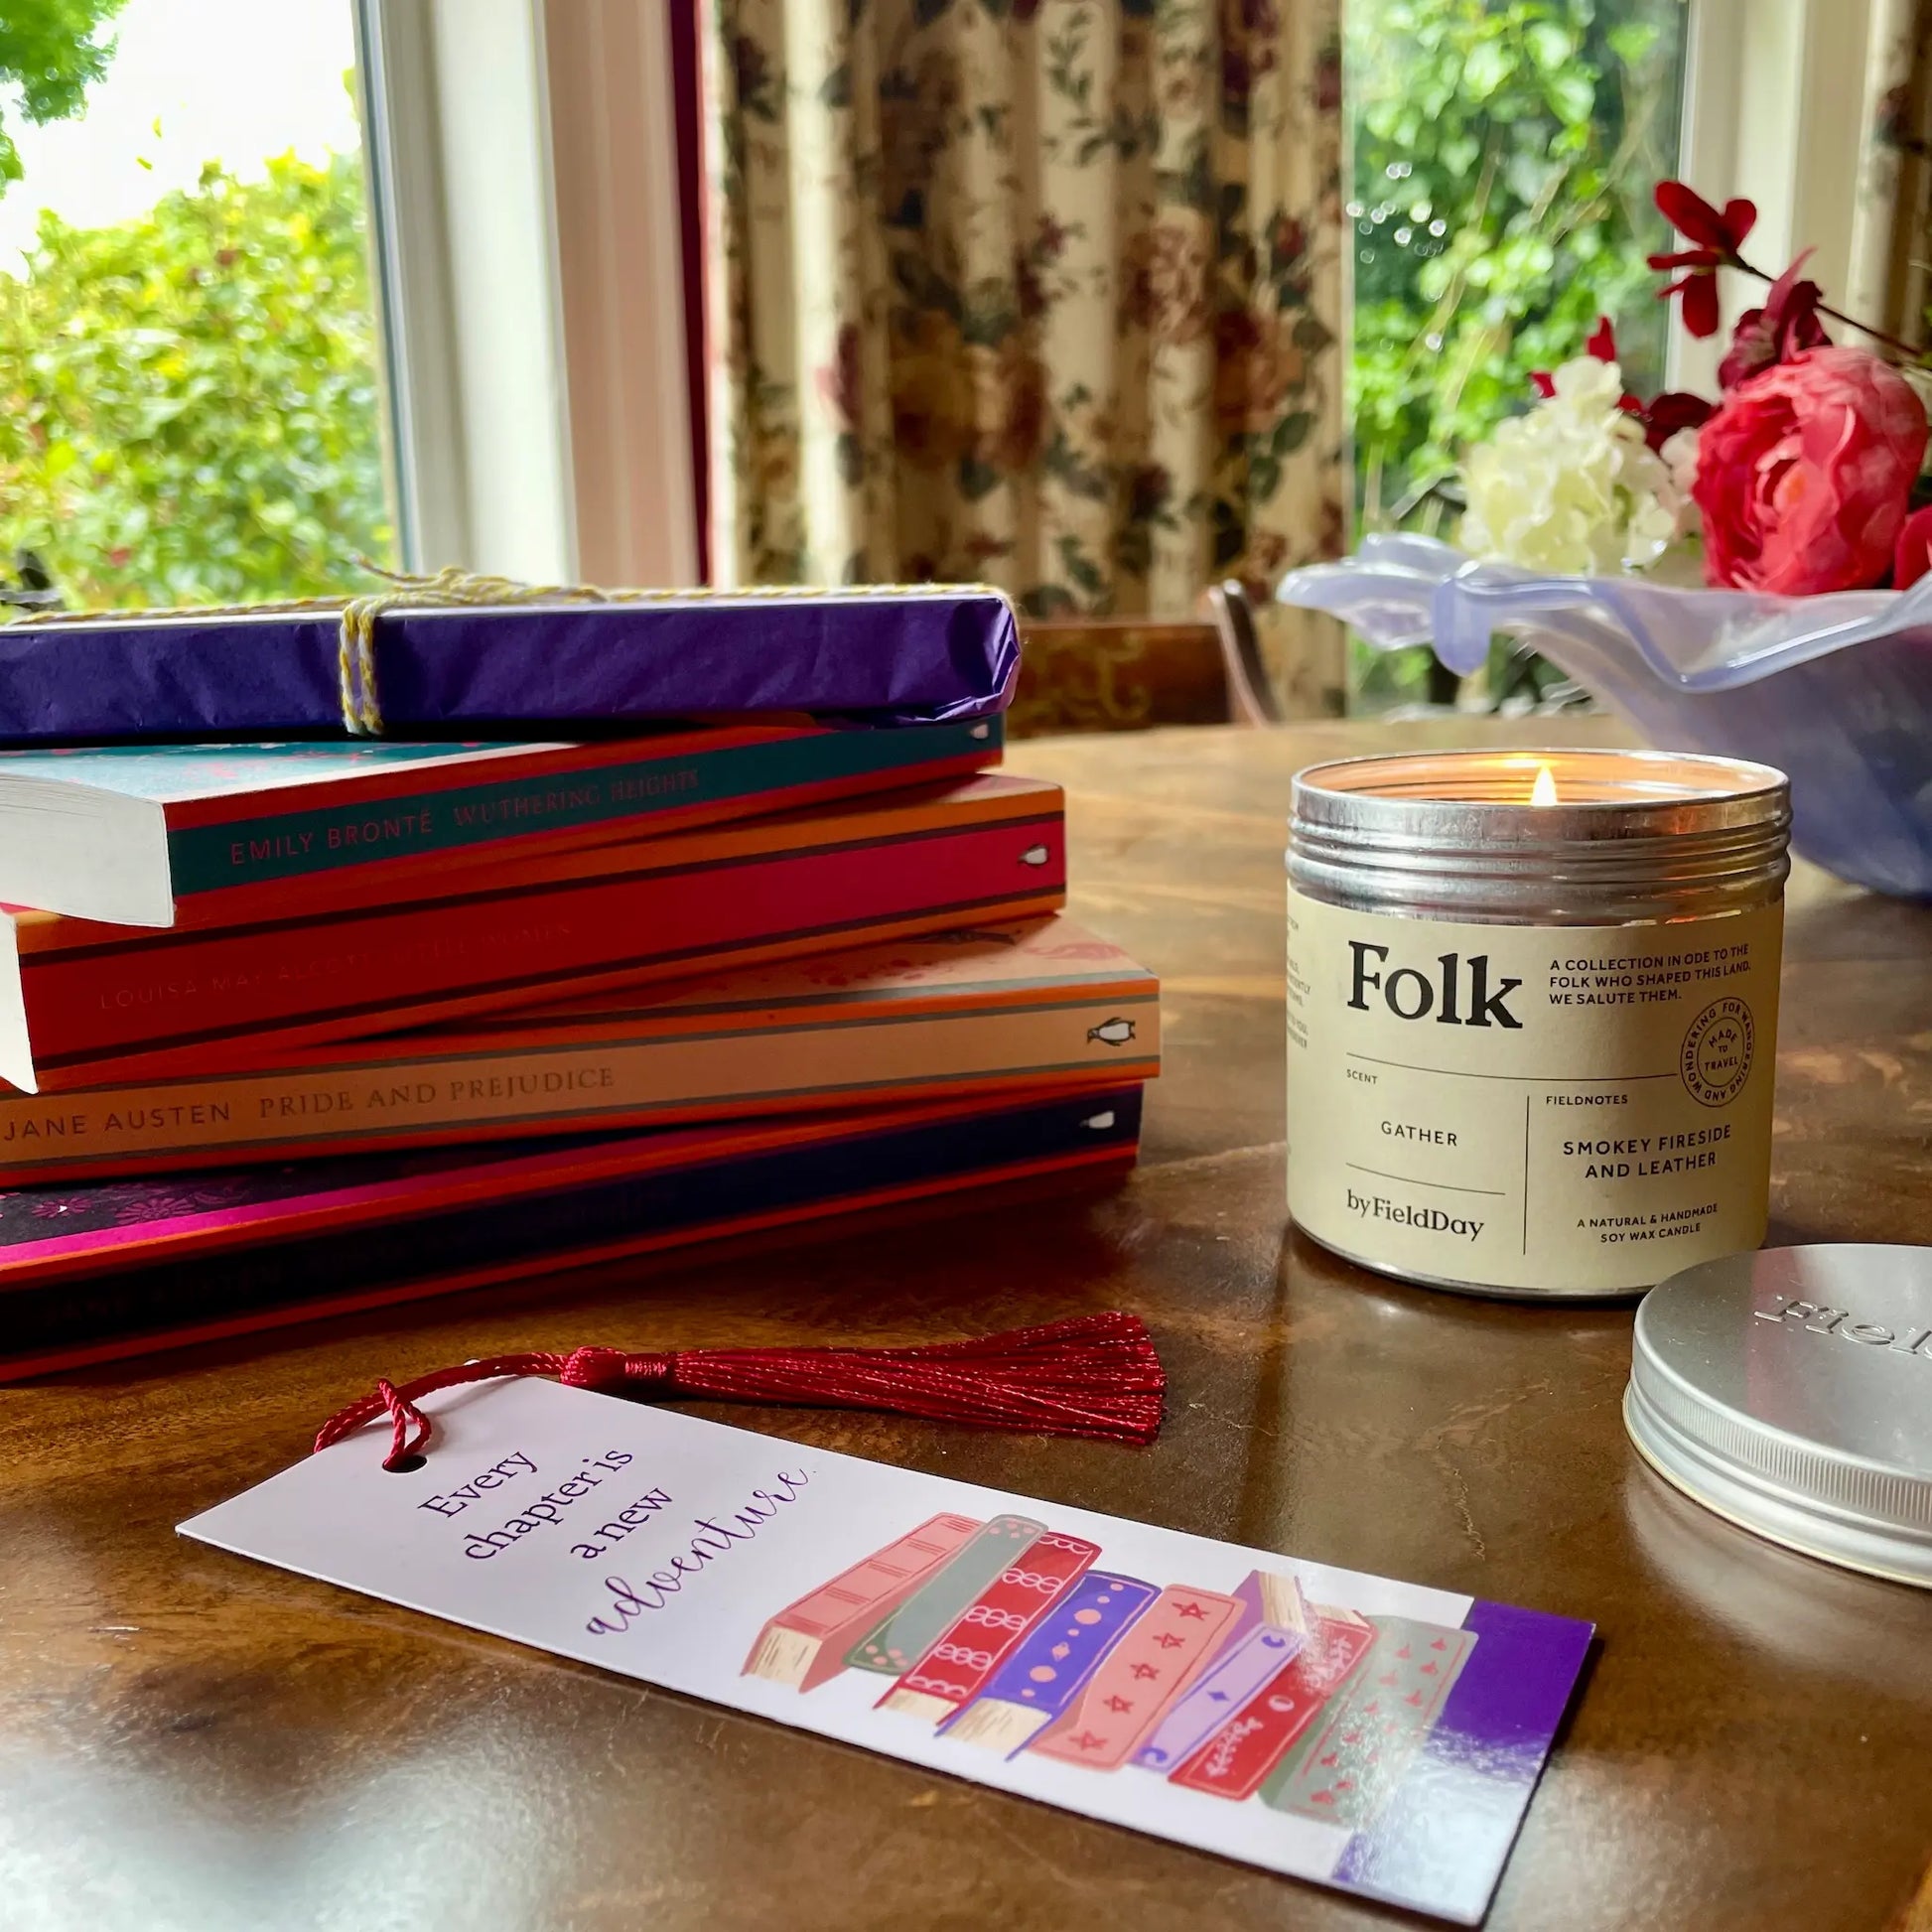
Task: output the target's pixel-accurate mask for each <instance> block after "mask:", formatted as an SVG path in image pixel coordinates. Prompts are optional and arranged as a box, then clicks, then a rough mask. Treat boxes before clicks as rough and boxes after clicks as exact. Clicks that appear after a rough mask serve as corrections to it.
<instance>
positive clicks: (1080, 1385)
mask: <svg viewBox="0 0 1932 1932" xmlns="http://www.w3.org/2000/svg"><path fill="white" fill-rule="evenodd" d="M504 1375H554V1376H556V1377H557V1379H558V1380H559V1381H560V1382H563V1383H565V1384H567V1385H568V1386H569V1387H571V1388H574V1389H597V1390H601V1391H603V1392H605V1393H607V1394H614V1395H615V1394H623V1395H636V1396H642V1397H644V1398H646V1399H651V1400H668V1399H672V1398H676V1397H680V1396H683V1397H690V1398H693V1399H697V1400H710V1401H715V1402H773V1403H795V1404H798V1405H800V1406H803V1407H809V1408H820V1409H874V1410H879V1411H882V1412H884V1413H885V1414H888V1415H897V1416H917V1417H919V1418H921V1419H922V1420H924V1421H926V1422H959V1423H970V1424H973V1425H976V1426H977V1427H979V1428H982V1429H1018V1430H1025V1431H1027V1432H1029V1433H1030V1434H1032V1435H1035V1436H1093V1437H1098V1438H1100V1439H1102V1440H1103V1441H1106V1442H1115V1443H1151V1442H1153V1440H1154V1439H1155V1437H1156V1436H1157V1435H1159V1434H1160V1430H1161V1417H1162V1404H1163V1398H1164V1397H1165V1395H1166V1393H1167V1387H1168V1377H1167V1372H1166V1370H1164V1369H1163V1368H1162V1366H1161V1358H1160V1356H1159V1355H1157V1354H1156V1353H1155V1352H1154V1343H1153V1341H1152V1340H1151V1339H1150V1337H1149V1335H1148V1332H1147V1326H1146V1324H1145V1323H1144V1322H1143V1321H1142V1320H1141V1318H1140V1317H1139V1316H1138V1315H1133V1314H1122V1313H1120V1312H1118V1311H1111V1312H1109V1313H1106V1314H1087V1315H1079V1316H1076V1317H1075V1318H1074V1319H1073V1320H1071V1321H1052V1322H1048V1323H1047V1324H1046V1325H1045V1326H1044V1327H1039V1328H1014V1329H1011V1330H1009V1331H1008V1332H1007V1333H1005V1334H1000V1335H986V1336H983V1337H981V1338H980V1339H979V1340H977V1341H940V1342H930V1343H927V1344H926V1345H925V1346H924V1347H921V1348H681V1349H678V1350H676V1351H674V1352H668V1353H665V1354H638V1355H626V1354H625V1353H624V1352H623V1351H622V1350H621V1349H619V1348H578V1349H573V1350H572V1351H571V1352H570V1353H569V1354H567V1355H559V1354H551V1353H547V1352H543V1351H538V1350H532V1351H530V1352H529V1353H527V1354H521V1355H491V1356H488V1357H487V1358H486V1359H484V1360H483V1361H479V1362H463V1363H460V1364H459V1365H458V1366H457V1367H455V1368H440V1369H437V1370H435V1371H434V1372H433V1373H431V1374H428V1375H419V1376H417V1377H416V1379H415V1380H414V1381H413V1382H405V1383H403V1384H402V1385H401V1386H400V1387H398V1386H397V1385H396V1384H395V1383H393V1382H387V1381H381V1382H377V1383H376V1385H375V1393H374V1394H373V1395H365V1396H363V1397H362V1398H361V1400H360V1401H359V1402H351V1403H350V1404H349V1405H348V1407H347V1408H346V1409H344V1410H343V1411H342V1412H341V1413H340V1414H338V1415H336V1416H333V1417H331V1418H330V1420H329V1422H328V1423H327V1424H325V1425H324V1427H323V1430H322V1433H321V1435H319V1436H318V1437H317V1438H316V1448H317V1449H318V1450H321V1449H328V1448H329V1447H330V1446H331V1445H332V1444H334V1443H340V1442H341V1441H342V1440H343V1438H344V1437H345V1436H349V1435H352V1434H353V1433H354V1432H355V1431H356V1430H358V1429H360V1428H361V1427H362V1426H363V1425H364V1424H365V1423H371V1422H374V1421H375V1420H376V1418H377V1417H379V1416H382V1415H385V1414H386V1415H387V1416H388V1418H389V1423H390V1444H389V1453H388V1454H387V1455H385V1456H384V1457H383V1458H382V1466H383V1467H384V1468H385V1469H394V1468H398V1467H411V1468H413V1467H414V1466H415V1465H416V1459H417V1458H419V1457H420V1456H421V1455H422V1453H423V1451H424V1449H427V1448H428V1446H429V1441H430V1435H431V1429H430V1421H429V1418H428V1417H427V1416H425V1415H424V1414H423V1412H422V1410H421V1409H419V1408H418V1407H417V1406H416V1405H417V1403H418V1402H419V1401H421V1399H422V1398H423V1397H424V1396H426V1395H432V1394H434V1393H435V1392H436V1391H437V1390H438V1389H452V1388H456V1387H458V1386H459V1385H460V1384H462V1383H465V1382H488V1381H493V1380H495V1379H496V1378H497V1377H498V1376H504Z"/></svg>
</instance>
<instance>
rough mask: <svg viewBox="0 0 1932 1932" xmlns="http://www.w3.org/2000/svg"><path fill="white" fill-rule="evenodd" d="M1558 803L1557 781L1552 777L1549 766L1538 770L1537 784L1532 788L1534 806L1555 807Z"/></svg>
mask: <svg viewBox="0 0 1932 1932" xmlns="http://www.w3.org/2000/svg"><path fill="white" fill-rule="evenodd" d="M1556 802H1557V781H1556V779H1555V778H1554V777H1553V776H1552V775H1551V772H1550V767H1549V766H1548V765H1547V764H1539V765H1538V766H1537V768H1536V783H1535V784H1533V785H1532V786H1531V787H1530V803H1531V804H1532V805H1554V804H1555V803H1556Z"/></svg>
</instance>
